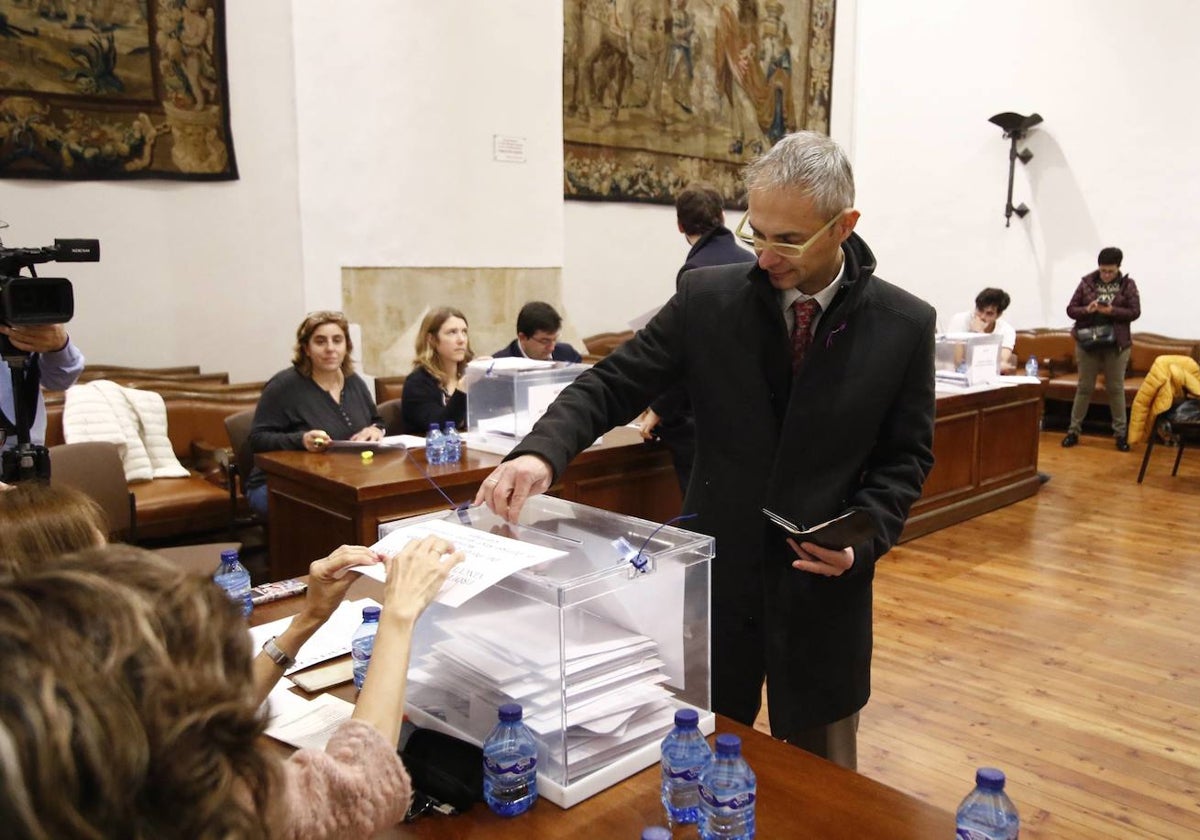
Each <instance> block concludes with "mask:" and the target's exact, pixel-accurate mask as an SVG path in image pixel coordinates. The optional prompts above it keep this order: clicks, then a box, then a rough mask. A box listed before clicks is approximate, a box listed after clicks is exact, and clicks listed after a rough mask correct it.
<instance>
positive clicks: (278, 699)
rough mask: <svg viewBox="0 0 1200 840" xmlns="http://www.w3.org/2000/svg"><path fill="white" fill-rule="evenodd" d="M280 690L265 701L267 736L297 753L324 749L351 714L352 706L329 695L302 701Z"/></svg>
mask: <svg viewBox="0 0 1200 840" xmlns="http://www.w3.org/2000/svg"><path fill="white" fill-rule="evenodd" d="M282 686H283V683H280V684H279V685H277V686H276V687H275V689H274V690H273V691H272V692H271V694H270V696H269V697H268V698H267V702H268V703H269V704H270V715H271V717H270V721H271V722H270V723H269V724H268V725H267V734H268V735H270V736H271V737H272V738H274V739H275V740H277V741H282V742H283V743H285V744H291V745H292V746H293V747H296V748H297V749H313V750H323V749H325V745H326V744H327V743H329V739H330V738H332V737H333V733H334V732H336V731H337V728H338V727H339V726H341V725H342V724H343V723H344V722H345V721H347V720H349V719H350V715H352V714H353V713H354V704H353V703H347V702H346V701H345V700H342V699H341V698H338V697H334V696H333V695H332V694H320V695H318V696H317V697H316V698H314V699H313V700H305V699H304V698H303V697H298V696H296V695H295V694H292V693H291V692H290V691H287V690H284V689H282Z"/></svg>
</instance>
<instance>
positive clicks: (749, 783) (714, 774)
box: [700, 735, 758, 840]
mask: <svg viewBox="0 0 1200 840" xmlns="http://www.w3.org/2000/svg"><path fill="white" fill-rule="evenodd" d="M757 792H758V780H757V779H755V777H754V771H753V770H751V769H750V765H749V764H747V763H746V761H745V759H743V758H742V739H741V738H739V737H738V736H736V735H718V736H717V753H716V756H715V757H714V758H713V761H712V764H710V765H708V767H706V768H705V769H704V772H703V773H701V774H700V840H726V838H732V840H754V800H755V797H756V795H757Z"/></svg>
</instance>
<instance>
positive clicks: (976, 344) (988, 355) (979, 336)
mask: <svg viewBox="0 0 1200 840" xmlns="http://www.w3.org/2000/svg"><path fill="white" fill-rule="evenodd" d="M934 371H935V376H936V377H937V380H938V381H939V382H948V383H952V384H957V385H982V384H984V383H987V382H995V381H996V380H997V379H999V378H1000V336H999V335H998V334H996V333H973V332H958V333H946V334H944V335H939V336H938V337H937V351H936V356H935V363H934Z"/></svg>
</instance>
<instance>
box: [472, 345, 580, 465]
mask: <svg viewBox="0 0 1200 840" xmlns="http://www.w3.org/2000/svg"><path fill="white" fill-rule="evenodd" d="M590 367H591V365H584V364H573V363H570V362H550V361H539V360H537V359H526V358H523V357H522V358H500V359H481V360H479V361H474V362H471V363H470V364H469V365H468V366H467V372H466V375H465V379H466V389H467V445H468V446H473V447H475V448H476V449H481V450H483V451H485V452H492V453H495V454H498V455H506V454H508V453H509V452H510V451H512V449H513V447H514V446H516V445H517V443H518V442H520V440H521V438H523V437H525V435H527V434H529V430H530V429H532V428H533V424H534V423H536V422H537V421H538V418H540V417H541V416H542V415H543V414H545V413H546V409H547V408H548V407H549V406H550V403H552V402H554V398H555V397H557V396H558V395H559V393H560V392H561V391H562V389H563V388H566V387H567V386H568V385H570V384H571V383H572V382H574V381H575V378H576V377H577V376H579V374H581V373H583V372H584V371H585V370H587V369H588V368H590Z"/></svg>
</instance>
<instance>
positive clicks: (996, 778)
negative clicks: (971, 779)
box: [975, 767, 1004, 790]
mask: <svg viewBox="0 0 1200 840" xmlns="http://www.w3.org/2000/svg"><path fill="white" fill-rule="evenodd" d="M975 784H977V785H979V786H980V787H981V788H986V789H987V790H1004V771H1003V770H997V769H996V768H995V767H980V768H979V769H978V770H976V771H975Z"/></svg>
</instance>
